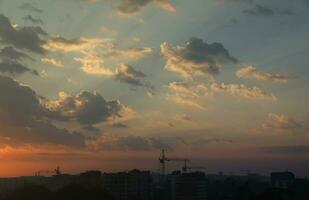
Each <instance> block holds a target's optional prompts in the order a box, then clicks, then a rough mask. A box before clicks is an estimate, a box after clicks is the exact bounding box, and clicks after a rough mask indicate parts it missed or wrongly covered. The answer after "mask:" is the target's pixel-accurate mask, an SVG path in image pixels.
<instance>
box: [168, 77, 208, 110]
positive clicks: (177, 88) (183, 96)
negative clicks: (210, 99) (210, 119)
mask: <svg viewBox="0 0 309 200" xmlns="http://www.w3.org/2000/svg"><path fill="white" fill-rule="evenodd" d="M168 88H169V90H170V91H172V93H170V94H168V95H167V98H168V99H169V100H171V101H174V102H175V103H178V104H182V105H186V106H189V107H192V108H195V109H200V110H204V109H205V106H203V105H202V104H201V103H199V101H200V98H201V97H205V96H206V95H207V93H208V88H207V86H205V85H203V84H198V85H196V84H194V85H191V84H188V83H184V82H171V83H169V85H168Z"/></svg>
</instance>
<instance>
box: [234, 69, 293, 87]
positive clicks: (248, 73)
mask: <svg viewBox="0 0 309 200" xmlns="http://www.w3.org/2000/svg"><path fill="white" fill-rule="evenodd" d="M236 76H237V77H239V78H247V79H254V80H259V81H272V82H277V83H287V82H288V80H289V79H291V77H289V76H287V75H283V74H271V73H265V72H260V71H258V70H257V69H256V68H255V67H253V66H252V65H247V66H244V67H242V68H240V69H238V70H237V71H236Z"/></svg>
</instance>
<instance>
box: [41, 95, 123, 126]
mask: <svg viewBox="0 0 309 200" xmlns="http://www.w3.org/2000/svg"><path fill="white" fill-rule="evenodd" d="M45 105H46V107H47V108H48V109H49V110H50V111H52V112H53V113H57V114H58V116H59V117H60V118H61V119H67V120H71V121H77V122H78V123H80V124H83V125H94V124H98V123H101V122H105V121H108V120H110V119H112V118H115V117H119V118H121V117H122V115H123V111H124V110H125V109H126V106H124V105H122V104H121V103H120V102H119V101H106V100H105V99H104V98H103V97H102V96H101V95H100V94H99V93H97V92H87V91H83V92H80V93H78V94H76V95H74V96H71V95H68V94H66V93H64V92H61V93H60V94H59V99H57V100H54V101H47V102H46V104H45Z"/></svg>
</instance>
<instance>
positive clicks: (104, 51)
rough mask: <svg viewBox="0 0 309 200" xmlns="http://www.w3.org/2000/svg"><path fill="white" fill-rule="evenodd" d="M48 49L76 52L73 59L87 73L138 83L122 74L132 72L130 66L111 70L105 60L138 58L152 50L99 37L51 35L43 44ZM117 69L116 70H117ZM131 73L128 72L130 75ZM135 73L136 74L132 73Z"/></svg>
mask: <svg viewBox="0 0 309 200" xmlns="http://www.w3.org/2000/svg"><path fill="white" fill-rule="evenodd" d="M44 48H45V49H46V50H48V51H64V52H77V53H79V54H80V55H81V56H76V57H75V58H74V60H75V61H76V62H79V63H81V70H82V71H83V72H85V73H87V74H92V75H100V76H106V77H114V76H117V80H121V81H125V82H130V83H131V84H133V83H135V84H138V81H137V80H136V79H134V80H133V79H132V77H131V79H130V78H129V77H128V76H126V79H125V77H124V75H129V74H128V73H126V74H125V73H124V72H125V70H126V69H130V70H129V71H127V72H132V67H124V66H121V67H120V68H119V69H116V70H113V69H111V68H110V67H107V66H105V61H106V60H113V59H117V60H124V61H127V60H129V59H139V58H141V57H143V56H145V55H147V54H149V53H151V52H152V49H151V48H126V49H122V48H118V47H117V46H116V45H115V44H114V43H113V41H112V40H110V39H99V38H80V39H71V40H68V39H65V38H62V37H51V38H50V39H49V40H48V42H47V43H46V44H45V45H44ZM117 70H118V71H117ZM132 75H133V74H130V76H132ZM134 75H137V74H134Z"/></svg>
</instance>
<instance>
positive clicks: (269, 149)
mask: <svg viewBox="0 0 309 200" xmlns="http://www.w3.org/2000/svg"><path fill="white" fill-rule="evenodd" d="M308 20H309V1H308V0H0V91H1V96H0V177H9V176H20V175H32V174H34V172H35V171H37V170H51V169H53V168H55V167H57V166H60V168H61V169H62V170H63V171H64V172H67V173H78V172H80V171H84V170H89V169H98V170H102V171H108V172H109V171H120V170H129V169H132V168H140V169H149V170H152V171H158V169H159V163H158V157H159V154H160V150H161V149H166V151H167V156H169V157H185V158H189V159H190V160H191V162H190V165H191V166H205V168H207V170H208V171H207V170H206V172H209V173H216V172H218V171H223V172H225V173H234V174H242V173H244V172H246V171H247V170H250V171H252V172H259V173H262V174H268V173H269V172H271V171H276V170H279V171H280V170H291V171H294V172H295V173H296V174H297V175H299V176H305V175H308V176H309V171H307V169H309V106H308V102H309V92H308V91H309V84H308V83H309V64H308V60H309V26H308ZM181 165H182V164H181V163H168V167H167V168H168V169H169V170H173V169H179V168H181Z"/></svg>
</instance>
